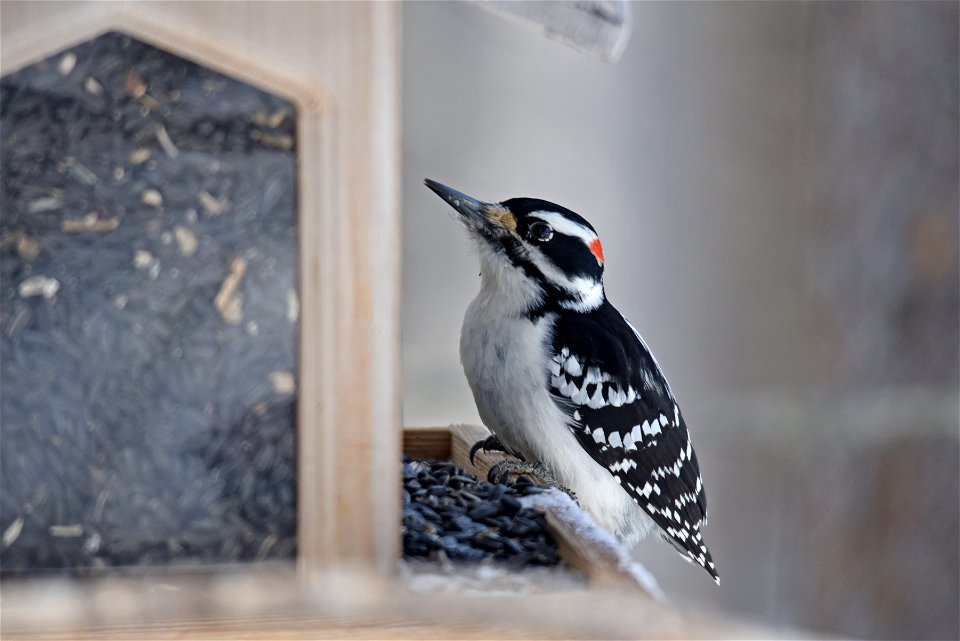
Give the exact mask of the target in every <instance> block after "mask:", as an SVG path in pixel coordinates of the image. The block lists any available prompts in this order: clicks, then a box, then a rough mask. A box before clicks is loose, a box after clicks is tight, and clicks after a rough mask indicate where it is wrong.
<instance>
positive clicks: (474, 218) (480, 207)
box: [423, 178, 517, 236]
mask: <svg viewBox="0 0 960 641" xmlns="http://www.w3.org/2000/svg"><path fill="white" fill-rule="evenodd" d="M423 184H425V185H426V186H427V187H429V188H430V189H431V190H433V192H434V193H435V194H436V195H438V196H440V197H441V198H443V199H444V200H445V201H447V204H449V205H450V206H451V207H453V208H454V209H455V210H456V211H457V213H458V214H460V220H461V221H462V222H463V223H464V224H465V225H466V226H467V227H470V228H471V229H474V230H476V231H479V232H481V233H483V234H491V233H492V234H495V235H498V236H499V235H502V234H505V233H509V232H511V231H514V230H515V229H516V228H517V218H516V216H514V215H513V212H511V211H510V210H509V209H507V208H506V207H504V206H503V205H500V204H499V203H485V202H481V201H479V200H477V199H476V198H472V197H470V196H468V195H466V194H464V193H462V192H459V191H457V190H456V189H452V188H450V187H447V186H446V185H442V184H440V183H438V182H437V181H435V180H430V179H429V178H427V179H426V180H424V181H423Z"/></svg>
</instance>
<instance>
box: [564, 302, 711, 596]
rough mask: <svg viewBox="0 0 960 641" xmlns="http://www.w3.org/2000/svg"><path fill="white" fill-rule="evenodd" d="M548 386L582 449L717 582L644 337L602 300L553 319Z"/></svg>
mask: <svg viewBox="0 0 960 641" xmlns="http://www.w3.org/2000/svg"><path fill="white" fill-rule="evenodd" d="M550 388H551V391H552V393H553V395H554V398H555V399H556V401H557V404H558V405H560V407H561V408H563V409H564V410H565V411H566V412H567V413H568V415H569V416H570V419H571V428H572V429H573V431H574V433H575V434H576V436H577V439H578V440H579V441H580V444H581V445H582V446H583V448H584V449H585V450H586V451H587V452H588V453H589V454H590V456H591V457H593V459H594V460H595V461H596V462H597V463H599V464H600V465H602V466H604V467H605V468H607V469H608V470H609V471H610V473H611V474H613V475H614V476H615V477H616V478H617V480H618V481H619V482H620V485H621V486H622V487H623V489H624V490H626V491H627V493H628V494H629V495H630V496H631V497H632V498H633V500H634V501H636V502H637V504H638V505H639V506H640V507H641V508H643V510H644V511H645V512H646V513H647V514H649V515H650V516H651V517H652V518H653V520H654V522H655V523H656V524H657V525H658V526H659V527H660V528H661V530H662V532H661V534H662V536H663V537H664V538H665V539H666V540H667V541H669V542H670V543H672V544H673V545H674V546H675V547H676V548H677V549H678V550H680V551H681V553H683V554H684V555H685V556H686V557H687V558H688V559H689V560H691V561H695V562H697V563H698V564H700V565H701V566H703V568H704V569H705V570H707V572H709V573H710V575H711V576H712V577H713V578H714V580H717V581H718V582H719V578H718V576H717V572H716V568H715V566H714V563H713V559H712V558H711V556H710V552H709V550H707V546H706V544H705V543H704V542H703V537H702V535H701V534H700V526H701V525H703V524H704V523H706V519H707V498H706V494H705V493H704V491H703V481H702V479H701V477H700V466H699V465H698V463H697V455H696V453H695V452H694V451H693V446H692V444H691V442H690V434H689V432H688V431H687V426H686V424H685V423H684V421H683V416H682V415H681V414H680V409H679V407H678V406H677V402H676V400H675V399H674V397H673V393H672V392H671V390H670V386H669V384H668V383H667V381H666V378H665V377H664V376H663V373H662V371H661V370H660V367H659V365H657V362H656V360H655V359H654V358H653V355H652V354H651V353H650V351H649V350H648V349H647V346H646V345H645V344H644V342H643V339H641V338H640V335H639V333H637V331H636V330H635V329H634V328H633V327H632V326H631V325H630V324H629V323H628V322H627V321H626V319H624V318H623V316H621V315H620V312H618V311H617V310H616V309H615V308H614V307H613V306H612V305H611V304H610V303H609V302H605V303H604V304H603V305H602V306H601V307H600V308H598V309H597V310H595V311H593V312H590V313H587V314H562V315H561V316H559V317H558V318H557V322H556V326H555V331H554V339H553V359H552V361H551V363H550Z"/></svg>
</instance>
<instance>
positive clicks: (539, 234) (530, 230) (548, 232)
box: [527, 221, 553, 243]
mask: <svg viewBox="0 0 960 641" xmlns="http://www.w3.org/2000/svg"><path fill="white" fill-rule="evenodd" d="M551 238H553V229H551V227H550V225H548V224H547V223H541V222H539V221H538V222H535V223H531V224H530V226H529V227H527V240H534V241H536V242H538V243H545V242H547V241H548V240H550V239H551Z"/></svg>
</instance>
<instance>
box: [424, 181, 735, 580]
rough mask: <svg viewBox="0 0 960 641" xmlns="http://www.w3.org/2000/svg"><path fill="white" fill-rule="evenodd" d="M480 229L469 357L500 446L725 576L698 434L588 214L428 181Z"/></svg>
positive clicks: (599, 515) (602, 519)
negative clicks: (611, 278)
mask: <svg viewBox="0 0 960 641" xmlns="http://www.w3.org/2000/svg"><path fill="white" fill-rule="evenodd" d="M425 183H426V185H427V187H429V188H430V189H432V190H433V191H434V192H436V193H437V195H439V196H440V197H441V198H443V199H444V200H445V201H447V203H448V204H449V205H450V206H452V207H453V209H454V210H456V212H457V214H458V216H457V217H458V218H459V220H460V221H461V222H462V223H463V224H464V225H465V226H466V227H467V229H468V230H469V231H470V235H471V237H473V239H474V240H475V241H476V246H477V249H478V251H479V255H480V263H481V277H480V293H479V294H478V295H477V297H476V298H475V299H474V300H473V302H472V303H471V304H470V306H469V308H468V309H467V312H466V316H465V318H464V321H463V330H462V333H461V336H460V359H461V361H462V363H463V369H464V372H465V373H466V376H467V381H468V382H469V384H470V388H471V390H472V391H473V396H474V399H475V401H476V404H477V409H478V410H479V413H480V418H481V419H482V420H483V422H484V424H485V425H486V426H487V427H488V428H490V430H491V431H492V432H493V434H494V435H495V436H494V437H491V438H490V439H487V440H486V441H484V442H482V443H478V444H477V445H476V446H475V450H476V449H477V448H480V447H482V448H483V449H502V450H503V451H506V452H509V453H510V454H513V455H514V456H516V457H517V458H518V459H520V460H521V461H525V462H526V464H519V465H514V466H513V468H512V469H511V471H515V472H518V471H536V472H539V473H541V474H540V475H541V476H542V477H544V476H546V477H552V479H553V480H555V482H557V484H558V485H561V486H562V487H565V488H569V489H570V490H572V491H573V492H574V493H575V494H576V497H577V499H578V500H579V501H580V503H581V505H582V506H583V507H584V508H585V509H586V510H588V511H589V512H590V513H591V514H592V515H593V517H594V519H595V520H596V521H597V522H598V523H599V524H600V525H601V526H602V527H604V528H606V529H607V530H609V531H610V532H612V533H614V534H615V535H617V536H618V537H619V538H620V539H621V540H622V541H623V542H624V543H625V544H627V545H633V544H634V543H636V542H637V541H638V540H639V539H641V538H642V537H643V536H645V535H646V534H647V533H648V532H649V531H651V530H653V531H656V532H657V533H658V534H660V535H661V536H662V537H663V538H664V539H665V540H667V541H668V542H670V543H672V544H673V545H674V547H676V548H677V550H678V551H680V553H681V554H682V555H684V556H685V557H686V558H687V559H688V560H690V561H693V562H695V563H698V564H699V565H701V566H702V567H703V568H704V569H705V570H706V571H707V572H709V573H710V575H711V576H712V577H713V578H714V580H715V581H717V583H719V582H720V579H719V576H718V574H717V570H716V567H715V566H714V562H713V559H712V558H711V556H710V552H709V550H708V549H707V546H706V544H705V543H704V540H703V536H702V534H701V532H700V529H701V527H702V526H703V525H705V524H706V520H707V499H706V495H705V493H704V488H703V481H702V479H701V477H700V469H699V465H698V463H697V455H696V453H695V452H694V451H693V446H692V445H691V442H690V433H689V432H688V431H687V426H686V424H685V423H684V420H683V416H682V415H681V413H680V409H679V407H678V406H677V401H676V399H675V398H674V395H673V392H672V391H671V389H670V385H669V383H667V379H666V378H665V377H664V375H663V372H662V371H661V369H660V366H659V365H658V364H657V361H656V360H655V359H654V357H653V355H652V354H651V353H650V350H649V349H648V348H647V345H646V344H645V343H644V341H643V338H641V336H640V334H639V332H637V330H636V329H634V327H633V326H632V325H631V324H630V323H629V322H628V321H627V320H626V319H625V318H624V317H623V316H622V315H621V314H620V312H618V311H617V309H616V308H615V307H614V306H613V305H612V304H610V302H609V301H608V300H607V298H606V296H605V294H604V289H603V261H604V259H603V249H602V245H601V244H600V239H599V237H598V236H597V233H596V231H595V230H594V228H593V227H592V226H591V225H590V223H588V222H587V221H586V220H585V219H583V218H582V217H581V216H579V215H578V214H576V213H574V212H572V211H570V210H569V209H566V208H564V207H561V206H559V205H555V204H554V203H551V202H547V201H545V200H538V199H535V198H512V199H510V200H505V201H503V202H500V203H485V202H480V201H478V200H476V199H475V198H471V197H470V196H467V195H465V194H462V193H460V192H458V191H456V190H454V189H451V188H449V187H447V186H445V185H441V184H440V183H437V182H435V181H432V180H426V181H425Z"/></svg>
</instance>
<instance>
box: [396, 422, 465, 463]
mask: <svg viewBox="0 0 960 641" xmlns="http://www.w3.org/2000/svg"><path fill="white" fill-rule="evenodd" d="M452 441H453V438H452V436H451V434H450V428H449V427H408V428H406V429H405V430H403V452H404V453H405V454H409V455H410V456H411V457H413V458H418V459H422V458H435V459H442V460H451V443H452Z"/></svg>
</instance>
